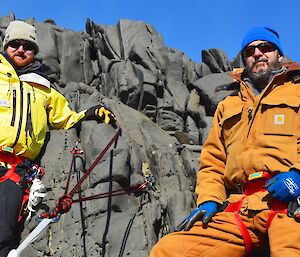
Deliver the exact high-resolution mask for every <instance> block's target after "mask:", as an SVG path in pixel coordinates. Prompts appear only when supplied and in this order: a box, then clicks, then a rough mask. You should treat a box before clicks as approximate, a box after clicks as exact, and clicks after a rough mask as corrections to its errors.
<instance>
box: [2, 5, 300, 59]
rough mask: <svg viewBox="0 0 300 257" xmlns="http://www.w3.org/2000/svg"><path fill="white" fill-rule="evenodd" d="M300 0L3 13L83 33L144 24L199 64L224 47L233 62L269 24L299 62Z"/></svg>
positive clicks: (15, 8)
mask: <svg viewBox="0 0 300 257" xmlns="http://www.w3.org/2000/svg"><path fill="white" fill-rule="evenodd" d="M299 10H300V1H299V0H286V1H281V0H251V1H250V0H249V1H248V0H227V1H226V0H151V1H150V0H84V1H83V0H49V1H41V0H30V1H28V0H27V1H25V0H6V1H2V3H1V4H0V15H1V16H3V15H5V16H6V15H9V13H10V12H13V13H14V14H15V16H16V18H17V19H27V18H30V17H34V18H35V19H36V20H37V21H38V22H42V21H44V20H46V19H48V18H51V19H53V20H54V21H55V22H56V24H57V25H58V26H60V27H64V28H66V29H72V30H75V31H85V22H86V19H87V18H90V19H91V20H92V21H94V22H95V23H96V24H110V25H116V24H117V22H118V20H119V19H124V18H125V19H130V20H143V21H145V22H147V23H149V24H151V25H152V26H154V27H155V29H156V30H157V31H158V32H159V33H160V34H161V35H162V36H163V38H164V42H165V45H166V46H169V47H172V48H177V49H179V50H181V51H182V52H184V53H185V54H186V55H187V56H189V57H190V58H191V59H192V60H193V61H197V62H201V50H203V49H204V50H207V49H209V48H221V49H223V50H224V51H225V53H226V54H227V56H228V57H229V59H230V60H231V59H233V58H234V57H235V56H236V55H237V53H238V51H239V49H240V44H241V41H242V38H243V36H244V34H245V32H246V31H247V30H249V29H250V28H252V27H254V26H261V25H263V26H269V27H272V28H274V29H275V30H277V31H278V33H279V34H280V37H281V42H282V45H283V48H284V51H285V54H287V55H288V56H289V57H290V58H291V59H292V60H295V61H298V62H300V51H299V50H300V28H299V24H300V22H299Z"/></svg>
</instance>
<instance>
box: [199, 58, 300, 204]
mask: <svg viewBox="0 0 300 257" xmlns="http://www.w3.org/2000/svg"><path fill="white" fill-rule="evenodd" d="M285 67H286V69H284V70H283V71H282V72H281V73H280V74H277V75H276V76H275V77H274V78H273V80H272V81H271V82H270V83H269V85H268V86H267V87H266V88H265V89H264V90H263V92H262V93H261V94H259V95H258V96H254V94H253V91H252V89H251V86H250V85H249V83H248V82H247V81H246V80H243V78H242V71H243V70H242V69H238V70H236V71H234V72H233V74H232V76H233V77H234V79H235V80H236V81H237V82H239V83H240V89H239V91H238V92H237V93H236V94H234V95H232V96H229V97H227V98H225V99H224V100H223V101H221V102H220V103H219V104H218V107H217V110H216V112H215V115H214V119H213V125H212V129H211V131H210V133H209V135H208V138H207V141H206V142H205V144H204V147H203V150H202V153H201V157H200V171H199V174H198V182H197V186H196V194H197V195H198V199H197V205H199V204H201V203H203V202H205V201H216V202H218V203H223V202H224V201H225V200H226V198H227V196H228V193H229V191H230V190H232V189H234V188H236V187H237V185H238V184H240V185H243V184H244V183H245V181H246V178H247V177H248V175H249V174H251V173H254V172H258V171H268V172H270V173H272V172H286V171H288V170H289V169H290V168H291V167H292V166H293V167H295V168H297V169H300V120H299V118H300V108H299V107H300V79H299V75H297V74H300V66H299V65H298V64H296V63H287V64H285ZM264 194H267V192H265V193H264Z"/></svg>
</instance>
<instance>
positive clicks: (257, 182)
mask: <svg viewBox="0 0 300 257" xmlns="http://www.w3.org/2000/svg"><path fill="white" fill-rule="evenodd" d="M270 178H271V174H270V173H268V172H263V171H261V172H255V173H253V174H251V175H250V176H249V177H248V181H247V183H246V184H245V185H244V191H243V194H244V195H245V196H243V197H242V198H241V199H240V200H239V201H237V202H234V203H229V204H228V203H226V204H228V205H227V207H226V209H225V210H224V212H233V213H234V217H235V220H236V222H237V225H238V227H239V230H240V232H241V234H242V237H243V240H244V243H245V251H246V256H250V255H251V252H252V250H253V245H252V239H251V236H250V233H249V231H248V229H247V227H246V225H245V224H244V222H243V220H242V217H241V215H240V214H239V211H240V210H241V208H242V204H243V201H244V199H245V197H246V196H248V195H252V194H254V193H256V192H259V191H267V188H265V187H264V185H265V183H266V182H267V181H268V180H269V179H270ZM287 205H288V204H287V203H284V202H281V201H279V200H277V199H273V201H272V205H271V210H270V214H269V218H268V220H267V225H266V227H267V229H268V228H269V227H270V225H271V222H272V220H273V218H274V217H275V215H276V214H277V213H285V214H287V213H288V211H287Z"/></svg>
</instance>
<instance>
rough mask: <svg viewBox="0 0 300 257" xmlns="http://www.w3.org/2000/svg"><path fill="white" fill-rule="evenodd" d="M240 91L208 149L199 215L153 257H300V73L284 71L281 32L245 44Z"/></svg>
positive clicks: (225, 106)
mask: <svg viewBox="0 0 300 257" xmlns="http://www.w3.org/2000/svg"><path fill="white" fill-rule="evenodd" d="M241 54H242V58H243V62H244V64H245V68H244V69H236V70H234V71H233V73H232V76H233V78H234V79H235V83H236V84H237V90H236V92H235V93H234V94H232V95H231V96H229V97H227V98H225V100H223V101H221V102H220V103H219V105H218V107H217V110H216V112H215V116H214V120H213V125H212V129H211V131H210V134H209V136H208V138H207V141H206V143H205V145H204V147H203V150H202V153H201V158H200V171H199V174H198V182H197V186H196V194H197V196H198V198H197V208H196V209H195V210H193V211H192V213H191V214H190V215H189V216H187V217H186V218H185V219H184V220H183V221H182V223H181V224H179V226H178V228H177V232H174V233H171V234H169V235H167V236H165V237H163V238H162V239H161V240H160V241H159V242H158V243H157V244H156V245H155V246H154V248H153V250H152V252H151V254H150V256H151V257H166V256H169V257H175V256H176V257H180V256H185V257H187V256H189V257H192V256H194V257H196V256H197V257H202V256H206V257H216V256H220V255H222V256H230V257H241V256H245V255H246V256H249V255H250V254H251V252H252V251H253V250H254V249H257V248H258V247H261V246H266V245H269V246H270V253H271V256H272V257H277V256H278V257H279V256H281V257H282V256H289V257H296V256H300V244H299V239H300V238H299V230H300V223H299V218H300V217H299V213H300V208H299V199H300V198H299V196H300V122H299V117H300V66H299V65H298V64H297V63H284V64H283V63H282V61H283V48H282V46H281V43H280V40H279V35H278V33H277V32H276V31H274V30H272V29H270V28H266V27H256V28H253V29H252V30H250V31H249V32H248V33H247V34H246V35H245V37H244V39H243V42H242V47H241Z"/></svg>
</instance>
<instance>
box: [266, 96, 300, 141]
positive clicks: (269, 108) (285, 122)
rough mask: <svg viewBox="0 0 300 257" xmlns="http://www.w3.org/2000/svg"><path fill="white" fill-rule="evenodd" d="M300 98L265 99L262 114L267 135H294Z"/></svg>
mask: <svg viewBox="0 0 300 257" xmlns="http://www.w3.org/2000/svg"><path fill="white" fill-rule="evenodd" d="M299 105H300V98H298V97H295V98H282V99H264V100H263V101H262V114H263V120H264V131H263V133H264V134H265V135H282V136H294V135H295V125H296V122H297V120H298V113H299Z"/></svg>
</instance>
